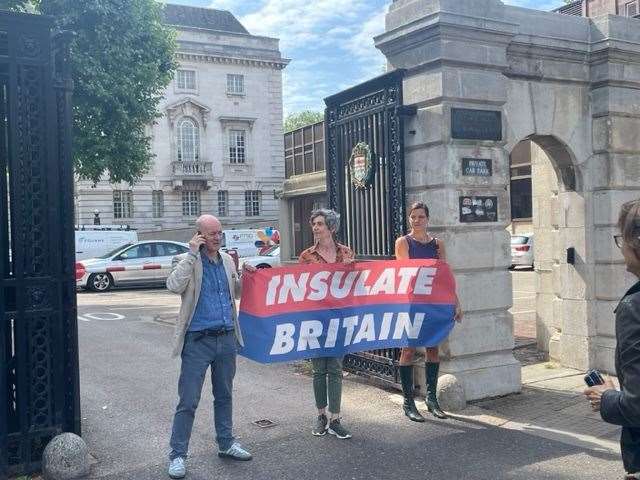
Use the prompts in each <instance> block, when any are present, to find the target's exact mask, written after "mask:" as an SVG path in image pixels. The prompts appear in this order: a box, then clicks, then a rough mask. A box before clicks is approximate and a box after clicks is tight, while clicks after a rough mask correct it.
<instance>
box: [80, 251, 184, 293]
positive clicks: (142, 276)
mask: <svg viewBox="0 0 640 480" xmlns="http://www.w3.org/2000/svg"><path fill="white" fill-rule="evenodd" d="M188 251H189V245H188V244H186V243H180V242H172V241H169V240H148V241H144V242H136V243H128V244H125V245H121V246H120V247H118V248H116V249H115V250H112V251H111V252H109V253H107V254H105V255H102V256H100V257H97V258H88V259H86V260H82V261H80V262H76V286H77V287H80V288H84V289H89V290H93V291H95V292H106V291H107V290H109V289H111V288H112V287H121V286H128V285H162V284H164V282H165V281H166V279H167V277H168V276H169V273H171V261H172V259H173V257H175V256H176V255H180V254H182V253H186V252H188Z"/></svg>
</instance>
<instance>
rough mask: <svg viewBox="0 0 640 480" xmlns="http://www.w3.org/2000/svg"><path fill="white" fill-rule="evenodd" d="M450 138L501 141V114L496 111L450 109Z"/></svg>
mask: <svg viewBox="0 0 640 480" xmlns="http://www.w3.org/2000/svg"><path fill="white" fill-rule="evenodd" d="M451 138H457V139H464V140H494V141H499V140H502V113H501V112H500V111H497V110H472V109H468V108H452V109H451Z"/></svg>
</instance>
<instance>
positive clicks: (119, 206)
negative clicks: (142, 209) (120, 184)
mask: <svg viewBox="0 0 640 480" xmlns="http://www.w3.org/2000/svg"><path fill="white" fill-rule="evenodd" d="M132 217H133V192H132V191H131V190H114V191H113V218H132Z"/></svg>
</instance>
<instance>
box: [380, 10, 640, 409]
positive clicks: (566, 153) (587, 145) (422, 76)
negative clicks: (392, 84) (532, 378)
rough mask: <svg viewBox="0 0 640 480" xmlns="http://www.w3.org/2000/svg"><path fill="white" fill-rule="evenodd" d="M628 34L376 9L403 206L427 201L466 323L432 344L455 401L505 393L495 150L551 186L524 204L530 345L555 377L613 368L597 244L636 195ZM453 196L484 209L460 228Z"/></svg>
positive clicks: (614, 25) (519, 18)
mask: <svg viewBox="0 0 640 480" xmlns="http://www.w3.org/2000/svg"><path fill="white" fill-rule="evenodd" d="M638 26H640V24H639V23H638V20H635V19H630V18H623V17H616V16H606V17H602V18H591V19H589V18H582V17H572V16H564V15H560V14H556V13H551V12H542V11H536V10H530V9H525V8H520V7H514V6H507V5H504V4H503V3H502V2H501V1H499V0H394V1H393V3H392V4H391V6H390V7H389V12H388V14H387V16H386V32H385V33H384V34H382V35H380V36H379V37H377V38H376V39H375V40H376V46H377V47H378V48H379V49H380V50H381V51H382V52H383V54H384V55H385V56H386V58H387V63H388V67H389V69H395V68H403V69H406V70H407V75H406V77H405V80H404V85H403V89H404V104H405V105H413V106H415V107H416V109H417V114H416V116H415V117H414V118H413V120H412V121H411V122H410V124H409V125H408V128H407V130H408V132H409V134H408V135H407V136H406V138H405V158H406V163H405V169H406V179H407V184H406V196H407V200H408V201H411V200H415V199H420V200H424V201H426V202H427V203H429V204H430V207H431V211H432V218H431V225H432V230H434V231H435V232H436V233H437V234H438V235H439V236H440V237H441V238H443V239H444V240H445V241H446V243H447V249H448V256H449V258H450V260H451V263H452V266H453V268H454V270H455V272H456V278H457V280H458V285H459V290H460V297H461V301H462V302H463V305H464V307H465V310H466V311H467V315H466V321H465V323H464V324H463V325H462V326H461V327H458V328H456V329H455V330H454V333H453V334H452V335H451V337H450V338H449V341H448V342H447V344H446V345H443V348H442V351H443V355H444V357H445V361H444V364H443V370H444V371H447V372H448V373H453V374H455V375H456V376H457V377H458V378H459V379H460V380H461V382H462V384H463V385H464V387H465V391H466V394H467V398H468V399H476V398H482V397H486V396H492V395H501V394H505V393H510V392H515V391H518V390H519V389H520V364H519V363H518V362H517V361H516V360H515V359H514V357H513V354H512V347H513V321H512V318H511V316H510V314H509V313H508V309H509V307H510V305H511V303H512V295H511V279H510V276H509V274H508V272H507V267H508V265H509V264H510V247H509V234H508V232H507V231H506V230H505V228H506V226H507V225H508V224H509V223H510V206H509V188H508V186H509V154H510V152H511V151H512V150H513V148H514V147H515V145H517V144H518V143H519V142H521V141H522V140H523V139H530V140H532V141H533V142H535V144H536V145H537V147H536V152H535V154H536V155H539V156H543V155H544V156H545V157H546V158H550V159H551V161H550V164H551V165H553V171H554V172H555V175H556V176H557V179H558V180H557V182H556V186H557V188H556V191H555V192H554V193H553V195H550V197H549V198H548V199H546V200H545V199H540V201H542V203H544V205H543V206H542V208H544V209H545V210H546V214H547V216H548V219H549V220H548V230H549V232H548V234H547V235H546V234H544V233H543V234H541V236H542V237H545V236H546V237H547V240H546V242H547V245H548V249H549V252H550V253H549V255H548V258H547V259H546V260H545V262H543V264H544V263H546V267H545V268H546V271H545V272H541V273H540V275H539V282H538V283H539V288H538V306H537V309H538V311H539V315H540V319H541V320H540V321H541V323H542V324H543V325H544V326H545V328H546V330H545V334H544V335H542V336H541V337H542V338H541V339H540V340H541V343H544V344H547V345H548V348H549V350H550V352H551V355H552V356H554V357H556V358H557V359H558V360H560V361H561V362H562V363H563V364H564V365H567V366H571V367H575V368H580V369H586V368H588V367H598V368H601V369H604V370H609V371H611V370H612V369H613V348H614V338H613V313H612V310H613V306H614V305H615V301H616V299H617V298H618V297H619V296H620V295H621V294H622V293H623V292H624V288H625V285H626V284H627V283H628V282H629V281H630V280H631V279H630V277H629V276H628V275H625V273H624V268H623V267H622V265H621V257H620V256H619V253H618V252H617V251H616V250H615V249H614V247H613V243H612V242H611V235H612V234H613V233H615V223H616V218H617V211H618V209H619V206H620V205H621V204H622V203H623V202H624V201H626V200H628V199H632V198H637V197H638V196H640V171H639V169H640V167H639V166H638V165H639V164H638V162H637V158H638V157H637V156H638V155H639V154H640V137H638V136H637V135H635V133H634V132H637V131H638V130H639V129H640V107H638V105H637V102H636V101H633V100H634V99H637V91H638V89H640V68H639V67H640V55H638V54H637V53H636V52H637V51H639V50H640V36H638V35H637V32H638ZM468 159H474V160H477V159H481V160H483V161H484V165H487V166H488V165H490V166H491V167H492V168H491V170H490V174H489V175H486V174H478V173H477V171H475V173H474V172H471V174H470V173H469V170H468V169H467V168H466V167H465V162H467V163H466V165H468V164H469V163H468ZM483 171H484V172H485V173H486V172H487V171H488V170H487V169H483ZM464 199H471V200H464ZM463 200H464V201H466V202H469V201H471V202H473V205H476V203H475V202H476V201H477V202H478V205H480V201H482V202H483V204H484V205H485V206H486V205H492V206H493V205H494V203H495V202H497V208H496V211H495V212H492V214H491V216H490V217H489V216H488V213H487V214H486V215H484V216H482V215H483V213H484V212H483V209H482V208H480V209H476V210H477V212H479V214H475V217H474V215H473V214H472V215H470V214H469V210H468V209H467V210H463ZM487 200H489V202H487ZM477 220H484V221H477ZM542 241H543V242H544V241H545V240H542ZM567 248H574V249H575V259H576V261H575V263H574V264H569V263H567Z"/></svg>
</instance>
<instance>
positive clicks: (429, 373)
mask: <svg viewBox="0 0 640 480" xmlns="http://www.w3.org/2000/svg"><path fill="white" fill-rule="evenodd" d="M424 367H425V368H424V370H425V374H426V380H427V382H426V383H427V398H426V402H427V408H428V409H429V411H430V412H431V413H432V414H433V416H434V417H436V418H449V417H448V416H447V414H446V413H444V412H443V411H442V409H441V408H440V405H439V404H438V397H437V396H436V391H437V388H438V370H440V363H431V362H427V363H425V365H424Z"/></svg>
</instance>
